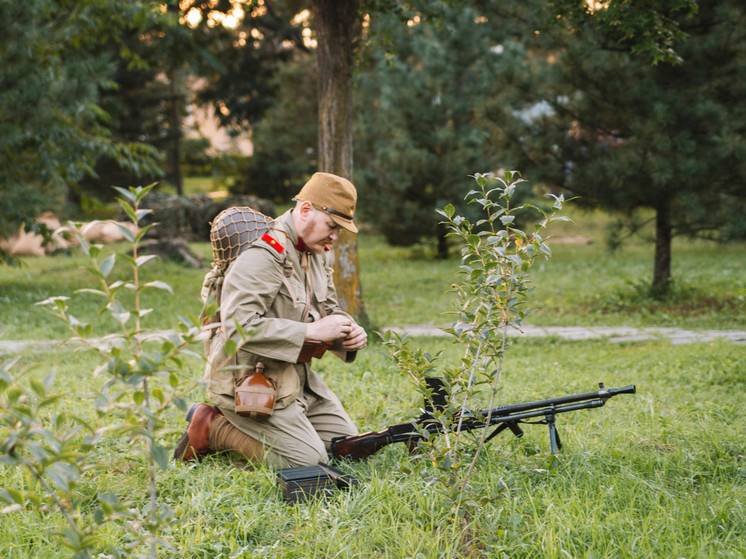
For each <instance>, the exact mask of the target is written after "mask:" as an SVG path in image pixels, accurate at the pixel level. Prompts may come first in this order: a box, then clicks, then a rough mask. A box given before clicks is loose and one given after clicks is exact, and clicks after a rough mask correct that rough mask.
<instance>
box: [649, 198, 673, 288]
mask: <svg viewBox="0 0 746 559" xmlns="http://www.w3.org/2000/svg"><path fill="white" fill-rule="evenodd" d="M671 238H672V227H671V204H670V202H669V201H668V200H666V201H663V202H661V203H660V204H659V205H658V207H657V208H656V213H655V262H654V266H653V294H654V295H658V296H660V295H663V294H665V293H666V292H667V291H668V288H669V287H670V285H671Z"/></svg>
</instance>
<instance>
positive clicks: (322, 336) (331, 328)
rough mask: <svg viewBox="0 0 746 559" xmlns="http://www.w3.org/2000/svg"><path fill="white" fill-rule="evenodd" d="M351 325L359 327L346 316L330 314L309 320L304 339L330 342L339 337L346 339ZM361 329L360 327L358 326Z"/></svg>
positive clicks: (350, 330)
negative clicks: (313, 320)
mask: <svg viewBox="0 0 746 559" xmlns="http://www.w3.org/2000/svg"><path fill="white" fill-rule="evenodd" d="M353 326H355V327H357V328H360V326H358V325H357V324H355V323H354V322H353V321H352V320H350V319H349V318H347V317H346V316H342V315H339V314H331V315H329V316H325V317H324V318H322V319H321V320H317V321H316V322H311V323H310V324H308V326H307V327H306V339H308V340H319V341H321V342H327V343H332V342H335V341H337V340H339V339H343V338H344V339H345V340H346V339H347V338H348V337H349V336H350V333H351V332H352V330H353ZM360 329H361V330H362V328H360Z"/></svg>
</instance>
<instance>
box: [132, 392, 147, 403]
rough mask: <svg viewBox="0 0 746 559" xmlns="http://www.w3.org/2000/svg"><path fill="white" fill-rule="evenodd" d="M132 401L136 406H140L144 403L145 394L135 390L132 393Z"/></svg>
mask: <svg viewBox="0 0 746 559" xmlns="http://www.w3.org/2000/svg"><path fill="white" fill-rule="evenodd" d="M132 400H133V401H134V402H135V403H136V404H137V405H138V406H141V405H142V403H143V402H144V401H145V393H144V392H143V391H142V390H136V391H135V392H133V393H132Z"/></svg>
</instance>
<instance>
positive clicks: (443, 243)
mask: <svg viewBox="0 0 746 559" xmlns="http://www.w3.org/2000/svg"><path fill="white" fill-rule="evenodd" d="M447 233H448V230H447V229H446V228H445V226H444V225H442V224H441V223H438V225H437V229H436V235H437V237H438V258H440V259H442V260H445V259H447V258H448V240H447V237H446V234H447Z"/></svg>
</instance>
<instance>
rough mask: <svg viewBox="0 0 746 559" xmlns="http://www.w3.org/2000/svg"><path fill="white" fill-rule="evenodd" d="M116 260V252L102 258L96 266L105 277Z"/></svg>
mask: <svg viewBox="0 0 746 559" xmlns="http://www.w3.org/2000/svg"><path fill="white" fill-rule="evenodd" d="M116 260H117V255H116V254H110V255H109V256H107V257H106V259H104V261H103V262H101V264H100V265H99V267H98V270H99V272H101V275H102V276H104V277H105V278H106V277H108V276H109V274H110V273H111V271H112V270H113V269H114V263H115V262H116Z"/></svg>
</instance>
